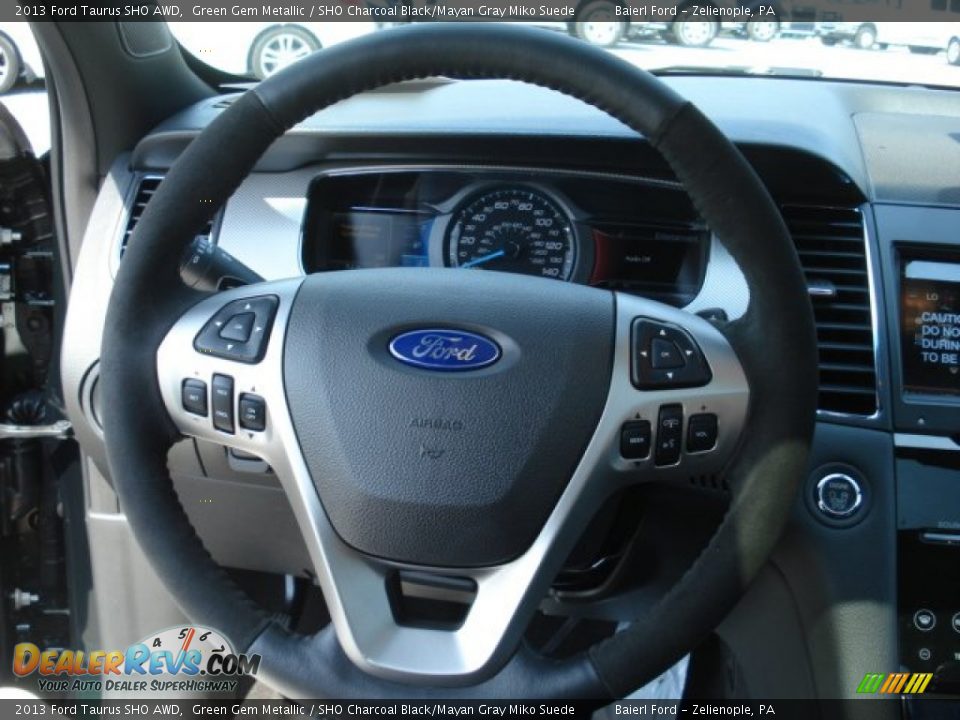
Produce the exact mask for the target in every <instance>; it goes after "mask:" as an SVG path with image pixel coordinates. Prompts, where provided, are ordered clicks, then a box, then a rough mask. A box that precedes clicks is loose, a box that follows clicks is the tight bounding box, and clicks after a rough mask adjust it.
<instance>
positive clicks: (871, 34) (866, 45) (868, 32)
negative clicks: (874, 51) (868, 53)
mask: <svg viewBox="0 0 960 720" xmlns="http://www.w3.org/2000/svg"><path fill="white" fill-rule="evenodd" d="M876 43H877V31H876V30H875V29H874V27H873V26H872V25H861V26H860V29H859V30H857V34H856V35H854V37H853V44H854V45H856V46H857V47H858V48H860V49H861V50H869V49H870V48H872V47H873V46H874V45H876Z"/></svg>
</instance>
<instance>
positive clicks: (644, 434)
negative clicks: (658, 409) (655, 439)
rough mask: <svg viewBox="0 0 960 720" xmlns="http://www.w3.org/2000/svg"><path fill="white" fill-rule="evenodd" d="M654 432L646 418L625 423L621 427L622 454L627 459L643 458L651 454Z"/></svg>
mask: <svg viewBox="0 0 960 720" xmlns="http://www.w3.org/2000/svg"><path fill="white" fill-rule="evenodd" d="M651 439H652V434H651V431H650V423H649V422H647V421H646V420H638V421H636V422H628V423H624V426H623V427H622V428H621V429H620V454H621V455H622V456H623V457H624V458H626V459H627V460H643V459H644V458H647V457H649V456H650V441H651Z"/></svg>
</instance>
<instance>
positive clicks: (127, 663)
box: [13, 627, 260, 693]
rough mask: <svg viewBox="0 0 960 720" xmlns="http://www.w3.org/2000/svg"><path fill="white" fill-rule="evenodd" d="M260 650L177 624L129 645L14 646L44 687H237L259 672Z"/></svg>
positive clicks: (20, 665) (21, 664) (20, 667)
mask: <svg viewBox="0 0 960 720" xmlns="http://www.w3.org/2000/svg"><path fill="white" fill-rule="evenodd" d="M259 668H260V656H259V655H246V654H243V653H240V654H237V653H235V652H234V651H233V647H232V646H231V645H230V643H229V642H228V641H227V640H226V639H225V638H224V637H223V635H221V634H220V633H219V632H217V631H216V630H211V629H209V628H202V627H175V628H169V629H167V630H163V631H161V632H159V633H157V634H155V635H151V636H148V637H147V638H144V639H143V640H142V641H140V642H138V643H134V644H133V645H130V646H129V647H127V649H126V650H89V651H83V650H64V649H60V648H50V649H46V650H41V649H40V648H39V647H37V646H36V645H34V644H33V643H20V644H18V645H17V646H16V647H15V648H14V654H13V672H14V674H15V675H17V676H18V677H27V676H30V675H36V676H37V686H38V690H40V692H78V691H79V692H93V691H96V692H102V693H192V692H203V693H209V692H232V691H233V690H235V689H236V687H237V682H238V678H239V677H241V676H244V675H256V674H257V670H258V669H259Z"/></svg>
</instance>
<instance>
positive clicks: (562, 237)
mask: <svg viewBox="0 0 960 720" xmlns="http://www.w3.org/2000/svg"><path fill="white" fill-rule="evenodd" d="M575 255H576V253H575V251H574V239H573V230H572V228H571V221H570V218H569V217H568V216H567V214H566V213H565V212H564V211H563V210H562V209H561V208H560V206H559V205H558V204H557V203H556V202H555V201H554V200H552V199H551V198H550V197H548V196H547V195H546V194H544V193H543V192H541V191H539V190H536V189H532V188H527V187H510V188H500V189H496V190H489V191H487V192H483V193H481V194H479V195H477V196H474V197H473V198H471V199H470V200H468V201H467V202H466V204H464V205H463V206H461V207H460V208H459V209H458V210H457V211H456V212H455V213H454V216H453V221H452V225H451V227H450V235H449V241H448V249H447V262H448V264H449V265H450V267H459V268H474V269H478V270H480V269H483V270H499V271H502V272H513V273H522V274H525V275H539V276H541V277H548V278H557V279H559V280H569V279H570V275H571V274H572V273H573V263H574V259H575Z"/></svg>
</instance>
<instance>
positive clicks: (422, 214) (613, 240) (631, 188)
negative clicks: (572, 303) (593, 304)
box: [302, 167, 710, 306]
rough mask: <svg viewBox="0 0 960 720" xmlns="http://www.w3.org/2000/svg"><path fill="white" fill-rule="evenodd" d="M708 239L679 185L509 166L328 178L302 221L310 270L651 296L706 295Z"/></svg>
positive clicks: (315, 190) (681, 301) (679, 300)
mask: <svg viewBox="0 0 960 720" xmlns="http://www.w3.org/2000/svg"><path fill="white" fill-rule="evenodd" d="M709 243H710V235H709V232H708V230H707V228H706V226H705V225H704V224H703V222H702V221H700V220H699V219H698V217H697V215H696V213H695V211H694V210H693V208H692V207H691V205H690V201H689V199H688V198H687V196H686V194H685V193H683V192H682V190H680V188H678V187H677V186H676V185H673V184H671V183H667V182H660V183H658V182H655V181H652V180H644V179H642V178H631V177H629V176H621V177H618V176H616V175H611V174H603V173H589V172H579V173H571V172H565V171H550V172H545V171H543V170H536V169H526V170H524V169H512V168H483V167H475V168H463V169H446V168H440V167H435V168H421V169H402V168H397V169H391V168H386V169H384V168H379V169H377V168H372V169H367V170H363V169H354V170H348V171H340V172H332V173H322V174H320V175H319V176H318V177H317V178H316V179H315V180H314V181H313V182H312V183H311V184H310V188H309V190H308V200H307V207H306V213H305V218H304V235H303V250H302V252H303V258H302V260H303V267H304V269H305V270H306V271H307V272H324V271H331V270H343V269H356V268H372V267H453V268H461V269H465V270H494V271H500V272H511V273H520V274H526V275H533V276H537V277H545V278H551V279H555V280H559V281H567V282H577V283H581V284H585V285H591V286H594V287H601V288H608V289H612V290H621V291H625V292H630V293H634V294H640V295H644V296H646V297H652V298H655V299H657V300H660V301H662V302H667V303H669V304H672V305H675V306H682V305H686V304H687V303H689V302H690V301H691V300H692V299H693V298H694V297H695V296H696V295H697V293H698V292H699V290H700V287H701V284H702V282H703V277H704V273H705V269H706V259H707V254H708V251H709Z"/></svg>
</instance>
